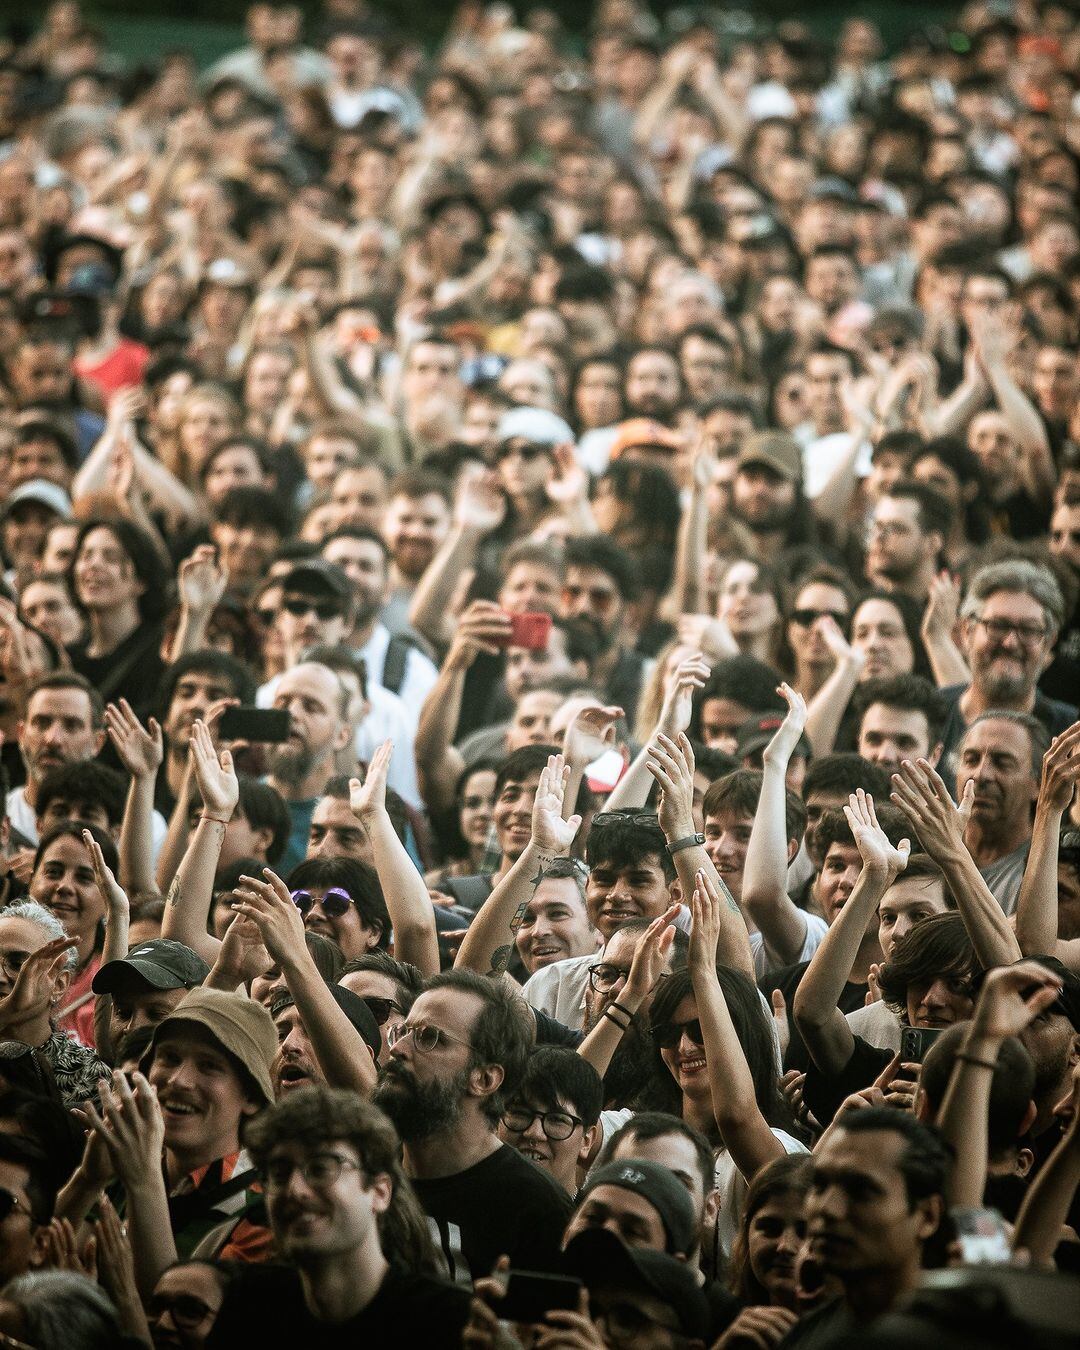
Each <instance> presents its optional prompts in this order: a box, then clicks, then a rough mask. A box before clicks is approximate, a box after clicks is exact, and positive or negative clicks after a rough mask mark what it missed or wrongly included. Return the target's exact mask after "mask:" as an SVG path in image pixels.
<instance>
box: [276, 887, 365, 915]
mask: <svg viewBox="0 0 1080 1350" xmlns="http://www.w3.org/2000/svg"><path fill="white" fill-rule="evenodd" d="M290 894H291V895H292V901H293V904H294V905H295V906H296V908H297V909H298V910H299V911H300V913H301V914H303V916H304V917H305V918H307V916H308V915H309V914H310V913H311V911H312V910H313V909H314V908H315V905H316V903H319V904H321V905H322V912H323V913H324V914H325V915H326V917H327V918H328V919H340V918H341V916H342V915H343V914H348V912H349V906H350V905H351V904H352V896H351V895H350V894H349V892H348V891H343V890H342V889H341V887H340V886H331V887H330V889H329V890H328V891H327V892H326V893H325V895H324V896H323V898H322V900H321V901H318V902H316V900H315V897H314V896H313V895H312V894H311V892H310V891H291V892H290Z"/></svg>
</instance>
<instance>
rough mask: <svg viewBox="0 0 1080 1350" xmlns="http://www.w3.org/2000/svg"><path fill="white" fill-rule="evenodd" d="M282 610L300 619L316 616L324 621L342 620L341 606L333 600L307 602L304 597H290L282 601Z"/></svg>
mask: <svg viewBox="0 0 1080 1350" xmlns="http://www.w3.org/2000/svg"><path fill="white" fill-rule="evenodd" d="M281 608H282V609H284V610H286V611H287V612H288V613H289V614H292V615H294V616H295V617H296V618H298V619H302V618H303V617H304V615H305V614H314V615H315V617H316V618H318V619H324V620H325V619H340V618H341V606H340V605H339V604H337V603H336V602H335V601H333V600H305V599H304V598H303V596H299V595H289V596H286V598H285V599H284V600H282V602H281Z"/></svg>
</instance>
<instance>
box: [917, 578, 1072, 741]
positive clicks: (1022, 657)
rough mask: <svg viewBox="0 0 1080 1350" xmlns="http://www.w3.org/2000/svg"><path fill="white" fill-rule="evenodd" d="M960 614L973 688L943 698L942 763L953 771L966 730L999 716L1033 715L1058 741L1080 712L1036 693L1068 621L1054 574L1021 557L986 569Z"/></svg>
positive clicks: (958, 688)
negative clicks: (991, 715)
mask: <svg viewBox="0 0 1080 1350" xmlns="http://www.w3.org/2000/svg"><path fill="white" fill-rule="evenodd" d="M960 613H961V618H962V619H963V633H962V638H963V646H964V648H965V651H966V655H967V659H968V665H969V666H970V667H971V683H970V684H968V685H967V686H964V685H962V684H954V685H950V686H948V687H947V688H945V689H943V690H942V691H941V693H942V697H943V698H944V699H945V702H946V705H947V709H948V711H947V714H946V718H945V729H944V731H943V732H942V737H941V740H942V745H943V747H944V748H943V750H942V760H943V761H944V763H945V764H947V765H949V766H950V767H952V766H953V759H952V756H953V755H954V753H955V751H956V747H957V746H958V745H959V743H960V738H961V736H962V735H963V734H964V728H965V727H966V726H968V724H969V723H971V722H973V721H974V719H975V718H976V717H978V716H980V714H982V713H986V712H991V711H994V710H1000V709H1005V710H1008V711H1011V712H1022V713H1031V714H1032V716H1034V717H1037V718H1038V719H1039V721H1040V722H1042V723H1043V725H1044V726H1045V727H1046V729H1047V731H1048V732H1049V733H1050V735H1051V736H1060V735H1061V733H1062V732H1063V731H1065V730H1066V728H1067V727H1069V726H1071V725H1072V723H1073V722H1075V721H1076V716H1077V710H1076V708H1075V707H1073V706H1072V705H1071V704H1068V703H1061V702H1059V701H1058V700H1057V699H1053V698H1047V697H1046V695H1045V694H1043V693H1042V692H1041V691H1040V690H1038V689H1037V688H1036V681H1037V680H1038V678H1039V676H1040V675H1041V674H1042V672H1043V669H1044V668H1045V666H1046V665H1047V663H1048V661H1049V659H1050V653H1051V651H1052V650H1053V646H1054V641H1055V639H1056V638H1057V635H1058V632H1059V630H1060V628H1061V625H1062V622H1063V620H1064V614H1065V603H1064V601H1063V600H1062V597H1061V591H1060V590H1059V588H1058V584H1057V582H1056V581H1055V580H1054V578H1053V576H1052V575H1051V574H1050V572H1049V571H1048V570H1047V569H1046V568H1045V567H1040V566H1038V564H1036V563H1031V562H1027V561H1025V560H1023V559H1019V558H1018V559H1012V560H1010V561H1008V562H1001V563H992V564H991V565H990V566H989V567H983V568H980V569H979V571H978V572H976V573H975V575H974V577H972V579H971V585H970V587H969V588H968V593H967V595H966V596H965V598H964V603H963V606H962V608H961V611H960Z"/></svg>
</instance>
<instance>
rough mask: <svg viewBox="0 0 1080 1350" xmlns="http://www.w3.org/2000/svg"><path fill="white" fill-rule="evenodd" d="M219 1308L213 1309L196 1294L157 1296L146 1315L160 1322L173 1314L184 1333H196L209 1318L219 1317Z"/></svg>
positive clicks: (151, 1302)
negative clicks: (197, 1328)
mask: <svg viewBox="0 0 1080 1350" xmlns="http://www.w3.org/2000/svg"><path fill="white" fill-rule="evenodd" d="M217 1311H218V1310H217V1308H211V1306H210V1305H209V1303H204V1302H203V1301H202V1299H201V1298H196V1297H195V1295H194V1294H172V1295H169V1294H155V1295H154V1296H153V1298H151V1300H150V1302H149V1304H148V1305H147V1309H146V1315H147V1317H148V1318H149V1319H150V1321H151V1322H156V1321H158V1319H159V1318H161V1317H164V1315H165V1314H166V1313H171V1314H172V1320H173V1321H174V1322H175V1323H176V1325H177V1327H178V1328H180V1330H182V1331H194V1330H195V1328H196V1327H198V1326H201V1325H202V1324H203V1322H205V1321H206V1319H207V1318H208V1317H214V1316H216V1315H217Z"/></svg>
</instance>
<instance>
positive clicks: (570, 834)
mask: <svg viewBox="0 0 1080 1350" xmlns="http://www.w3.org/2000/svg"><path fill="white" fill-rule="evenodd" d="M569 778H570V768H569V766H568V765H567V764H566V763H565V761H564V760H563V757H562V755H550V756H549V757H548V762H547V767H546V768H545V769H544V770H543V772H542V773H541V775H540V784H539V786H538V787H537V789H536V800H535V802H534V804H533V817H532V839H531V840H530V841H529V844H528V846H527V847H526V849H525V851H524V852H523V853H522V855H521V857H520V858H518V860H517V862H516V863H515V864H514V865H513V867H512V868H511V869H510V871H509V872H508V873H507V875H506V876H505V877H504V878H503V879H502V881H500V882H499V884H498V885H497V886H496V887H495V889H494V890H493V891H492V892H491V894H490V895H489V896H488V898H487V899H486V900H485V901H484V903H483V905H482V907H481V909H480V912H479V913H478V914H477V916H476V918H475V919H473V921H472V923H471V924H470V925H469V931H468V933H466V935H465V940H464V941H463V942H462V944H461V947H460V949H459V950H458V954H457V959H456V960H455V962H454V965H455V967H458V966H460V967H462V968H464V969H467V970H475V971H478V972H479V973H480V974H481V975H501V974H502V973H503V972H504V971H505V970H506V967H507V966H508V965H509V963H510V957H511V956H512V955H513V951H514V941H515V939H516V937H517V931H518V929H519V928H520V927H521V922H522V920H523V919H524V917H525V913H526V910H527V909H528V906H529V901H530V900H531V899H532V898H533V895H534V894H535V892H536V888H537V887H538V886H539V885H540V883H541V881H543V879H544V872H545V870H546V869H547V868H548V867H550V866H551V864H552V863H553V862H554V861H555V859H556V858H558V857H567V856H568V855H569V853H570V846H571V844H572V843H573V842H574V836H575V835H576V834H577V832H578V829H579V827H580V825H581V817H580V816H571V817H570V819H569V820H563V818H562V805H563V797H564V795H565V792H566V784H567V782H568V780H569Z"/></svg>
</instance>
